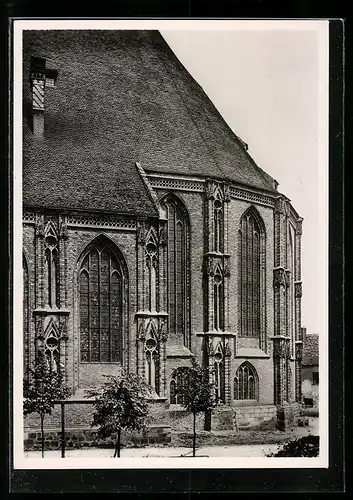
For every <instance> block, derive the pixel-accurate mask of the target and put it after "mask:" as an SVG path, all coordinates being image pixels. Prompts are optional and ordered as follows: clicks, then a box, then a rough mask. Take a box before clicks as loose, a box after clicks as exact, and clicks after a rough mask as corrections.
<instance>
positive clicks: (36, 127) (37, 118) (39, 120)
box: [31, 57, 45, 137]
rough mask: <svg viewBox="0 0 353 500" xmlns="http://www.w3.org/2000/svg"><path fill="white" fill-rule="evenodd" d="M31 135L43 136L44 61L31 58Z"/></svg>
mask: <svg viewBox="0 0 353 500" xmlns="http://www.w3.org/2000/svg"><path fill="white" fill-rule="evenodd" d="M31 88H32V116H33V134H34V136H36V137H43V135H44V94H45V59H42V58H40V57H32V58H31Z"/></svg>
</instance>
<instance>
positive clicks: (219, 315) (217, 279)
mask: <svg viewBox="0 0 353 500" xmlns="http://www.w3.org/2000/svg"><path fill="white" fill-rule="evenodd" d="M213 301H214V305H213V311H214V329H215V330H222V331H224V279H223V272H222V269H221V267H220V266H217V268H216V270H215V273H214V275H213Z"/></svg>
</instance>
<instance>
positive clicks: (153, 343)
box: [145, 325, 159, 394]
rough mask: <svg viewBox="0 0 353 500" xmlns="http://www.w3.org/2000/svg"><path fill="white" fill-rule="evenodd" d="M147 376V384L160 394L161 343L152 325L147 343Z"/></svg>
mask: <svg viewBox="0 0 353 500" xmlns="http://www.w3.org/2000/svg"><path fill="white" fill-rule="evenodd" d="M145 375H146V381H147V383H148V384H149V385H150V386H151V387H153V389H154V390H155V391H156V393H157V394H159V343H158V340H157V335H156V332H155V330H154V328H153V326H152V325H151V327H150V328H149V329H148V331H147V338H146V341H145Z"/></svg>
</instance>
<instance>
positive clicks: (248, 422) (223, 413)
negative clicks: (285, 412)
mask: <svg viewBox="0 0 353 500" xmlns="http://www.w3.org/2000/svg"><path fill="white" fill-rule="evenodd" d="M168 415H169V416H168V425H170V427H171V428H172V430H173V431H176V432H184V431H188V432H191V431H192V428H193V416H192V413H190V412H187V411H186V410H184V409H182V408H181V407H180V408H176V407H175V408H173V409H171V408H170V409H169V412H168ZM276 424H277V409H276V406H273V405H256V406H255V405H254V406H240V407H234V406H233V407H230V406H224V407H223V406H217V407H216V408H214V409H213V411H212V416H211V430H212V431H227V430H229V431H234V430H237V429H248V428H251V429H253V428H261V429H264V430H265V429H275V428H276ZM204 429H205V414H204V413H200V414H198V415H197V417H196V430H197V431H203V430H204Z"/></svg>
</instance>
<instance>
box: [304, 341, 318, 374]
mask: <svg viewBox="0 0 353 500" xmlns="http://www.w3.org/2000/svg"><path fill="white" fill-rule="evenodd" d="M302 364H303V365H305V366H312V365H318V364H319V336H318V335H317V334H314V333H311V334H307V335H305V337H304V338H303V362H302Z"/></svg>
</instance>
